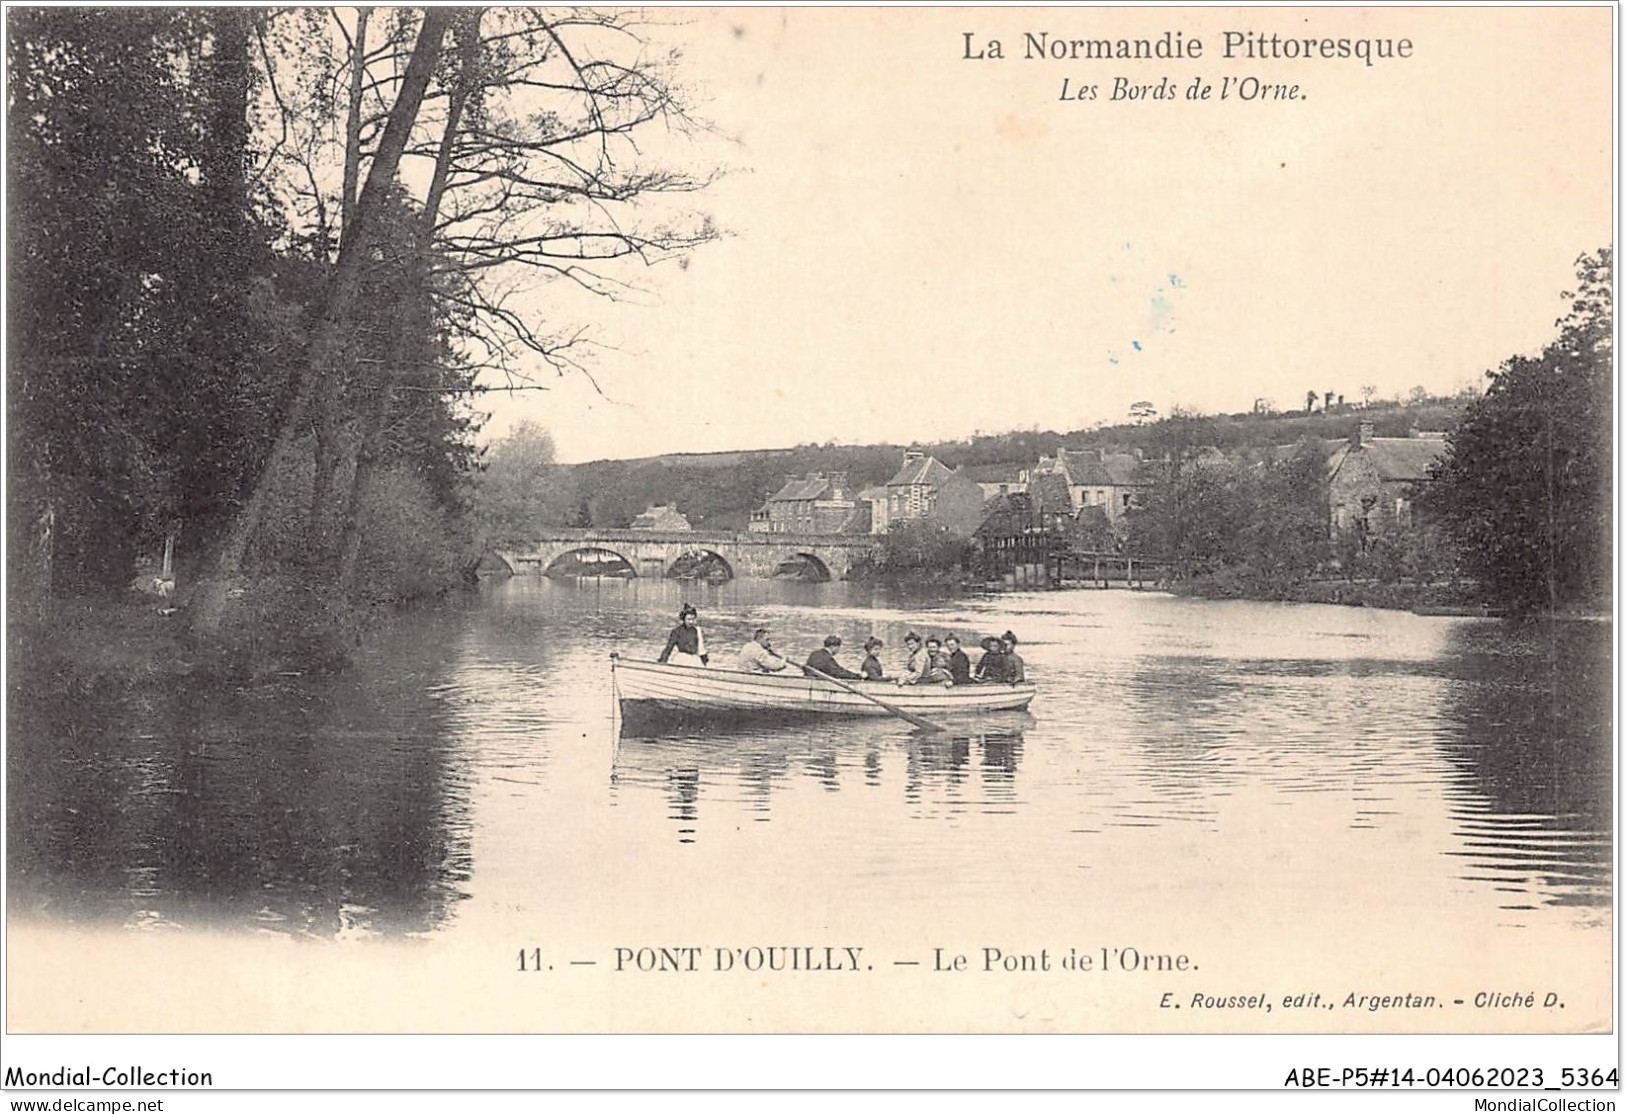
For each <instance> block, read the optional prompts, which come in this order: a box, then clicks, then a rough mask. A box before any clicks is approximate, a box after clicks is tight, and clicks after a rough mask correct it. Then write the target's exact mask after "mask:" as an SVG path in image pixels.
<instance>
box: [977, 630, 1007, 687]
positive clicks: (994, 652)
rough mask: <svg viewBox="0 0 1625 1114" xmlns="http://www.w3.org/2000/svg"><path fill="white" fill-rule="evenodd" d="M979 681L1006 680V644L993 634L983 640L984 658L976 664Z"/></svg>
mask: <svg viewBox="0 0 1625 1114" xmlns="http://www.w3.org/2000/svg"><path fill="white" fill-rule="evenodd" d="M976 679H977V680H978V681H1003V680H1004V643H1002V642H1000V641H999V640H998V639H997V638H994V637H993V636H992V635H991V634H990V635H988V636H987V637H986V638H984V639H982V657H981V659H980V660H978V661H977V663H976Z"/></svg>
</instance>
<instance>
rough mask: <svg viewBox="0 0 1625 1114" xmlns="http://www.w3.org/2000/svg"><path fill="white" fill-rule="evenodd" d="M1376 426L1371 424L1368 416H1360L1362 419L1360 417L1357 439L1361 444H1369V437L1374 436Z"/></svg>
mask: <svg viewBox="0 0 1625 1114" xmlns="http://www.w3.org/2000/svg"><path fill="white" fill-rule="evenodd" d="M1376 428H1377V427H1376V426H1374V425H1372V424H1371V419H1370V418H1362V419H1360V439H1359V443H1360V444H1362V445H1369V444H1371V439H1372V438H1373V437H1375V436H1376Z"/></svg>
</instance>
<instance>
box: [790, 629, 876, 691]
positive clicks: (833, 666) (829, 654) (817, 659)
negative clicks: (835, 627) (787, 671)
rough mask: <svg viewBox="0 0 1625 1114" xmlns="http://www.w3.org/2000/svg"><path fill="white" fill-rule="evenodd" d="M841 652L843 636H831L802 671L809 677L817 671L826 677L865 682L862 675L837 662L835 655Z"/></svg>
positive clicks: (814, 653) (808, 660) (815, 651)
mask: <svg viewBox="0 0 1625 1114" xmlns="http://www.w3.org/2000/svg"><path fill="white" fill-rule="evenodd" d="M840 650H841V636H840V635H838V634H832V635H829V636H828V637H826V638H825V639H824V645H823V647H822V648H821V649H817V650H814V651H813V652H812V654H811V656H809V657H808V658H807V664H806V665H804V666H802V667H801V671H802V672H803V673H806V674H807V676H809V677H811V676H813V673H812V671H813V670H815V669H816V670H817V671H818V672H819V673H822V674H824V675H825V676H826V677H839V678H840V679H841V680H843V681H861V680H863V674H862V673H854V672H852V671H851V670H850V669H848V668H846V666H844V665H842V664H841V663H840V662H838V661H836V660H835V655H836V654H838V653H840Z"/></svg>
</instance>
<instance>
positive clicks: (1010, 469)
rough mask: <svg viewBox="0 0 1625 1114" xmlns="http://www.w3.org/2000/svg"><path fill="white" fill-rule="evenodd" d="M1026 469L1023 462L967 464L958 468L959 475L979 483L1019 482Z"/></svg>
mask: <svg viewBox="0 0 1625 1114" xmlns="http://www.w3.org/2000/svg"><path fill="white" fill-rule="evenodd" d="M1026 471H1027V466H1026V465H1025V464H1020V463H1017V464H967V465H965V467H963V468H961V469H960V470H959V474H960V475H961V476H965V477H967V478H969V479H972V480H975V481H976V482H977V483H979V484H1013V483H1021V482H1022V480H1023V479H1024V478H1025V477H1024V473H1025V472H1026Z"/></svg>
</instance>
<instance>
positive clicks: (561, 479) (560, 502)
mask: <svg viewBox="0 0 1625 1114" xmlns="http://www.w3.org/2000/svg"><path fill="white" fill-rule="evenodd" d="M553 451H554V450H553V438H552V437H551V436H549V435H548V433H547V431H546V430H544V429H543V428H542V427H541V426H539V425H536V424H535V423H534V422H520V423H518V424H517V425H515V426H514V428H513V430H512V432H510V433H509V434H508V436H506V437H504V438H501V439H500V440H497V441H494V442H492V443H491V445H490V447H489V448H488V449H486V452H485V460H484V466H483V467H482V468H481V470H480V473H479V476H478V478H477V479H476V481H475V496H474V506H475V515H476V519H477V521H478V524H479V531H480V535H481V538H482V540H484V541H496V540H504V539H522V538H524V537H526V536H527V535H528V534H529V533H530V532H531V531H533V530H535V529H536V528H537V527H538V526H543V525H549V526H556V525H560V524H562V523H565V522H566V521H567V520H569V519H570V518H571V517H572V516H573V515H576V514H577V512H578V507H579V500H578V499H577V498H576V497H575V491H574V487H573V485H572V484H570V483H569V481H568V478H567V477H568V472H567V471H566V470H565V469H563V468H560V467H559V466H558V465H557V464H556V463H555V462H554V459H553Z"/></svg>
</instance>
